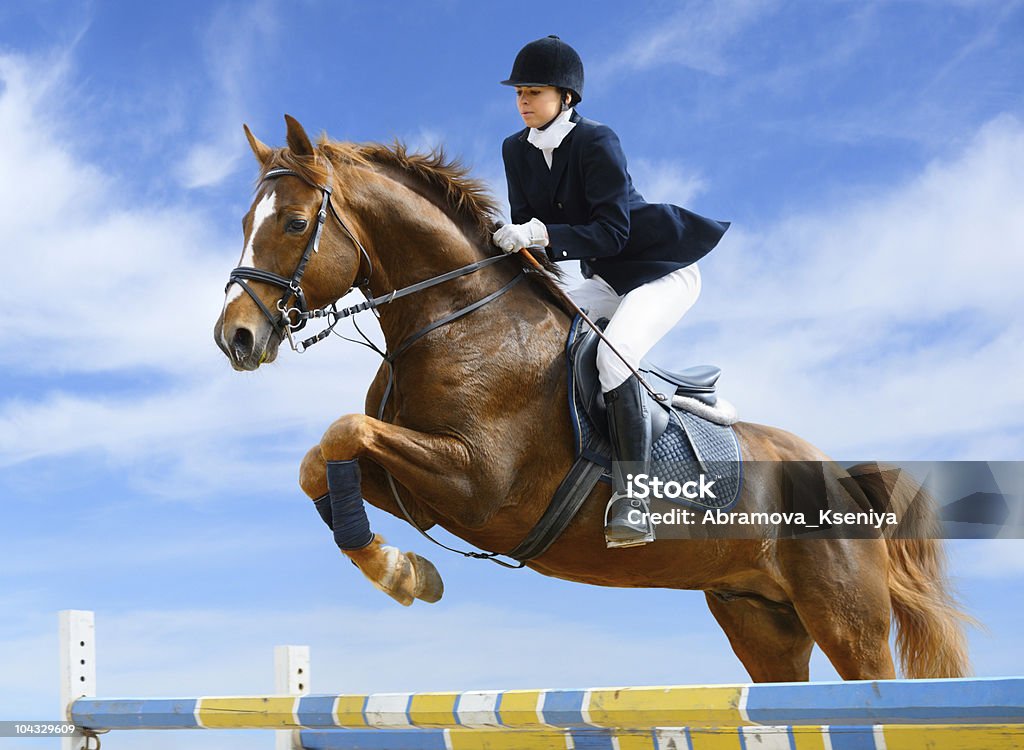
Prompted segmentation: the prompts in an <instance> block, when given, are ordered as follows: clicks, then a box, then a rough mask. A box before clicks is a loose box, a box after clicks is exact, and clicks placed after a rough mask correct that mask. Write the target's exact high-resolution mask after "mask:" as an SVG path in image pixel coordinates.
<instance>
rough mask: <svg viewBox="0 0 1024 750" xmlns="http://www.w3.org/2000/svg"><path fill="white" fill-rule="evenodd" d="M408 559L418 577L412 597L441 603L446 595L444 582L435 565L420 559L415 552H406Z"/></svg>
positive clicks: (422, 558)
mask: <svg viewBox="0 0 1024 750" xmlns="http://www.w3.org/2000/svg"><path fill="white" fill-rule="evenodd" d="M405 555H406V557H408V558H409V562H411V563H412V569H413V573H414V574H415V576H416V587H415V588H414V589H413V592H412V595H413V596H415V597H416V598H417V599H419V600H420V601H424V602H427V603H428V604H433V603H434V602H436V601H440V599H441V597H442V596H443V595H444V581H442V580H441V574H440V573H438V572H437V568H435V567H434V563H432V562H430V560H428V559H427V558H425V557H420V556H419V555H417V554H416V553H415V552H406V553H405Z"/></svg>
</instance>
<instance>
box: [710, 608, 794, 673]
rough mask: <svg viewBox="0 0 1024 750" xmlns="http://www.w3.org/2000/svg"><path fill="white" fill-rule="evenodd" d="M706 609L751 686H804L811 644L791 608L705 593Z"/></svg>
mask: <svg viewBox="0 0 1024 750" xmlns="http://www.w3.org/2000/svg"><path fill="white" fill-rule="evenodd" d="M704 596H705V597H706V598H707V601H708V608H709V609H710V610H711V614H713V615H714V616H715V619H716V620H717V621H718V624H719V625H720V626H721V627H722V630H724V631H725V635H726V636H727V637H728V638H729V644H730V645H731V646H732V650H733V652H734V653H735V654H736V656H738V657H739V660H740V661H741V662H743V666H744V667H746V669H747V672H748V673H749V674H750V678H751V679H752V680H753V681H754V682H805V681H806V680H807V679H808V676H809V672H808V662H809V661H810V658H811V649H812V648H813V647H814V640H813V639H812V638H811V636H810V635H809V634H808V633H807V630H806V628H804V626H803V623H802V622H800V618H799V617H798V616H797V614H796V612H795V611H794V610H793V608H792V607H790V606H787V605H785V604H776V603H774V602H769V601H767V600H765V599H761V598H760V597H748V596H742V597H740V596H734V595H728V594H716V593H715V592H713V591H705V592H704Z"/></svg>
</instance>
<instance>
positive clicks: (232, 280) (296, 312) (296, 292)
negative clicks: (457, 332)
mask: <svg viewBox="0 0 1024 750" xmlns="http://www.w3.org/2000/svg"><path fill="white" fill-rule="evenodd" d="M324 163H325V164H326V165H327V179H326V181H325V182H324V184H320V183H315V182H312V181H310V180H309V179H307V178H306V177H305V176H304V175H302V174H300V173H298V172H296V171H295V170H292V169H286V168H283V167H282V168H276V169H271V170H268V171H267V173H266V174H264V175H263V176H262V177H261V178H260V182H261V183H262V182H265V181H267V180H272V179H276V178H278V177H285V176H289V177H297V178H298V179H300V180H302V181H303V182H305V183H306V184H307V185H310V186H311V187H313V188H315V189H317V190H319V191H320V192H321V198H320V209H319V210H318V211H317V214H316V226H315V228H314V229H313V233H312V234H311V235H310V237H309V241H308V242H307V243H306V249H305V250H304V251H303V253H302V257H301V258H300V259H299V263H298V265H296V266H295V271H293V272H292V275H291V278H285V277H284V276H279V275H278V274H276V273H272V272H270V271H266V270H263V269H262V268H254V267H252V266H237V267H236V268H235V269H234V270H232V271H231V274H230V275H229V276H228V283H227V286H225V287H224V292H225V293H227V290H228V289H230V288H231V285H232V284H238V285H239V286H240V287H241V288H242V290H243V291H244V292H245V293H246V294H248V295H249V297H251V298H252V300H253V302H255V303H256V306H257V307H258V308H259V309H260V312H262V313H263V316H264V317H265V318H266V319H267V321H268V322H269V323H270V325H271V326H272V327H273V329H274V331H275V332H276V333H277V334H278V336H279V337H281V338H282V339H285V338H287V339H288V343H289V345H290V346H291V348H292V350H293V351H296V352H298V353H299V354H301V353H303V352H305V351H306V350H307V349H308V348H309V347H311V346H312V345H313V344H316V343H319V342H320V341H323V340H324V339H325V338H327V337H328V336H329V335H330V334H331V333H332V332H333V331H334V328H335V326H337V325H338V323H340V322H341V321H342V320H344V319H345V318H347V317H350V316H352V315H355V314H356V313H360V312H363V311H365V310H373V311H374V313H375V314H376V309H377V308H378V307H380V306H381V305H386V304H388V303H389V302H394V301H395V300H396V299H401V298H402V297H407V296H409V295H410V294H415V293H416V292H421V291H423V290H425V289H430V288H431V287H434V286H437V285H438V284H443V283H444V282H446V281H451V280H452V279H457V278H460V277H462V276H466V275H468V274H471V273H474V272H476V271H479V270H480V269H481V268H486V267H487V266H491V265H494V264H495V263H498V262H500V261H502V260H504V259H506V258H510V257H512V254H505V253H502V254H501V255H496V256H491V257H488V258H484V259H483V260H478V261H474V262H472V263H468V264H466V265H464V266H460V267H459V268H456V269H454V270H452V271H447V272H445V273H441V274H438V275H437V276H432V277H430V278H429V279H425V280H423V281H419V282H416V283H415V284H410V285H409V286H405V287H402V288H400V289H395V290H392V291H391V292H388V293H387V294H382V295H380V296H377V297H372V296H370V287H369V284H370V278H371V276H372V275H373V263H372V262H371V260H370V255H369V253H367V252H366V248H365V247H363V244H362V243H361V242H360V241H359V239H358V238H357V237H356V236H355V234H354V233H353V232H352V230H351V229H349V227H348V225H347V224H346V223H345V220H344V219H342V217H341V214H339V213H338V211H337V209H336V208H335V207H334V202H333V201H332V200H331V196H332V191H333V189H332V187H331V183H332V182H333V176H334V168H333V166H332V165H331V160H330V159H328V158H327V157H326V156H325V157H324ZM328 215H331V216H334V218H335V219H336V220H337V222H338V224H339V226H341V228H342V230H343V231H344V232H345V234H346V235H348V237H349V239H351V240H352V243H353V244H354V245H355V247H356V248H357V249H358V250H359V255H360V258H359V269H362V267H363V263H364V261H365V263H366V266H367V271H366V274H365V275H364V276H362V278H360V279H359V280H357V281H355V282H354V283H353V284H352V286H351V287H349V289H348V291H347V292H345V294H348V292H350V291H352V289H355V288H358V289H359V290H360V291H361V292H362V293H363V296H364V297H366V301H365V302H360V303H359V304H358V305H353V306H351V307H346V308H342V309H340V310H339V309H338V307H337V302H336V301H335V302H332V303H331V304H329V305H325V306H324V307H321V308H317V309H313V310H310V309H309V305H308V303H307V301H306V295H305V293H304V292H303V290H302V276H303V274H305V272H306V267H307V266H308V265H309V261H310V259H311V258H312V257H313V254H314V253H317V252H319V249H320V238H321V236H322V235H323V230H324V224H326V223H327V217H328ZM524 277H525V269H524V270H521V271H520V272H519V273H517V274H516V275H515V276H514V277H512V279H511V280H510V281H509V282H508V283H506V284H505V285H504V286H502V287H501V288H500V289H498V290H497V291H494V292H491V293H490V294H488V295H486V296H485V297H483V298H481V299H479V300H477V301H476V302H472V303H470V304H469V305H466V306H465V307H462V308H460V309H458V310H456V311H454V312H452V313H449V314H448V315H445V316H443V317H442V318H440V319H438V320H435V321H434V322H432V323H429V324H427V325H426V326H424V327H423V328H421V329H420V330H418V331H416V332H415V333H413V334H411V335H409V336H407V337H406V338H405V339H404V340H403V341H402V342H401V343H400V344H399V345H398V346H397V347H396V348H395V350H394V351H393V352H384V351H381V350H380V349H379V348H378V347H377V346H375V345H374V344H373V343H372V342H369V340H368V339H367V343H366V344H365V346H367V347H369V348H371V349H373V350H374V351H375V352H377V353H378V354H379V355H380V356H381V357H382V358H383V360H384V362H385V363H386V364H387V366H388V382H387V385H386V386H385V388H384V395H383V397H382V398H381V402H380V406H379V407H378V408H377V419H379V420H381V421H383V419H384V409H385V407H386V406H387V402H388V399H389V398H390V396H391V393H392V391H393V390H394V383H395V359H396V358H398V356H399V355H401V354H402V353H403V352H405V351H406V349H408V348H409V347H410V346H412V345H413V344H414V343H416V341H418V340H419V339H420V338H422V337H423V336H425V335H426V334H428V333H430V332H431V331H433V330H435V329H437V328H440V327H441V326H444V325H447V324H448V323H451V322H452V321H454V320H457V319H458V318H461V317H462V316H463V315H467V314H469V313H471V312H473V311H474V310H476V309H478V308H480V307H483V306H484V305H486V304H487V303H489V302H492V301H493V300H495V299H497V298H498V297H500V296H501V295H503V294H504V293H505V292H507V291H508V290H509V289H511V288H512V287H514V286H515V285H516V284H518V283H519V282H520V281H522V280H523V278H524ZM250 281H255V282H261V283H264V284H269V285H271V286H276V287H278V288H280V289H283V290H284V292H283V294H282V296H281V298H280V299H278V300H277V305H276V307H277V314H276V315H275V314H274V313H273V312H272V311H271V310H270V309H269V308H268V307H267V306H266V304H264V303H263V301H262V300H261V299H260V298H259V296H258V295H257V294H256V292H254V291H253V289H252V287H251V286H250V285H249V282H250ZM344 296H345V295H344V294H343V295H342V297H344ZM339 299H340V298H339ZM293 300H294V304H293ZM314 318H323V319H324V320H326V321H327V323H328V325H327V327H326V328H324V329H323V330H322V331H320V332H319V333H317V334H316V335H315V336H310V337H309V338H307V339H303V340H301V341H299V340H296V339H295V337H294V336H293V334H294V333H295V332H297V331H301V330H302V329H303V328H304V327H305V326H306V323H307V322H308V321H309V320H312V319H314ZM293 320H294V322H293ZM356 330H359V328H358V326H357V327H356ZM359 332H360V334H362V331H361V330H360V331H359ZM339 335H340V334H339ZM362 335H363V338H364V339H365V338H366V336H365V334H362ZM342 338H345V337H342ZM346 340H348V341H355V340H354V339H346ZM355 343H363V342H360V341H355ZM384 474H385V476H386V477H387V480H388V486H389V487H390V488H391V494H392V496H393V497H394V499H395V502H396V503H397V504H398V507H399V508H400V509H401V511H402V514H403V515H404V516H405V520H406V521H408V522H409V523H410V524H411V525H412V527H413V528H414V529H416V530H417V531H418V532H420V534H422V535H423V536H424V537H426V538H427V539H429V540H430V541H431V542H433V543H434V544H436V545H438V546H440V547H444V548H445V549H446V550H449V551H450V552H456V553H458V554H460V555H463V556H464V557H472V558H477V559H484V560H490V561H491V562H494V563H497V564H498V565H502V566H504V567H506V568H521V567H523V566H524V564H525V563H523V562H521V561H520V562H518V564H511V563H507V562H505V561H504V560H499V559H497V558H498V557H499V556H502V555H501V553H498V552H476V551H463V550H459V549H455V548H453V547H449V546H448V545H446V544H443V543H441V542H439V541H437V540H436V539H434V538H433V537H432V536H430V534H428V533H427V532H426V531H424V530H423V529H421V528H420V526H419V524H417V523H416V521H415V520H413V517H412V514H411V513H409V511H408V509H407V508H406V507H405V504H404V503H403V502H402V499H401V497H400V496H399V494H398V488H397V487H396V486H395V480H394V478H393V477H392V476H391V472H389V471H387V470H386V469H385V470H384Z"/></svg>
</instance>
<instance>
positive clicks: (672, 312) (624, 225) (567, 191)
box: [494, 35, 729, 547]
mask: <svg viewBox="0 0 1024 750" xmlns="http://www.w3.org/2000/svg"><path fill="white" fill-rule="evenodd" d="M502 83H503V84H504V85H506V86H514V87H515V90H516V104H517V106H518V109H519V114H520V116H521V117H522V118H523V122H524V123H525V124H526V128H524V129H523V130H520V131H519V132H517V133H514V134H512V135H510V136H509V137H508V138H506V139H505V141H504V143H503V144H502V149H501V153H502V157H503V159H504V162H505V176H506V179H507V180H508V200H509V206H510V208H511V214H512V223H511V224H506V225H505V226H503V227H501V228H500V229H498V231H496V232H495V233H494V244H495V245H497V246H498V247H499V248H501V249H502V250H503V251H505V252H508V253H512V252H517V251H519V250H521V249H523V248H525V247H530V246H541V247H544V248H546V249H547V255H548V257H549V258H550V259H551V260H553V261H565V260H578V261H581V268H582V271H583V276H584V277H585V279H584V281H583V283H582V284H581V285H580V286H578V287H577V288H576V289H574V290H572V291H571V292H570V293H569V294H570V296H571V297H572V298H573V300H574V301H575V302H576V303H577V304H578V305H580V307H583V308H586V309H587V310H588V312H589V313H590V316H591V317H592V318H593V319H595V320H596V319H598V318H608V319H609V323H608V326H607V328H606V329H605V331H604V333H605V336H606V337H607V338H608V340H609V342H611V344H612V345H613V346H614V347H615V349H617V350H618V351H619V352H620V353H621V354H622V355H623V356H624V358H625V360H626V361H627V362H628V363H629V365H630V366H632V367H633V368H636V367H638V366H639V364H640V360H641V359H642V358H643V357H644V356H645V355H646V354H647V352H648V351H650V349H651V348H652V347H653V346H654V345H655V344H656V343H658V341H659V340H660V339H661V338H662V337H663V336H664V335H665V334H666V333H668V332H669V331H670V330H671V329H672V327H673V326H674V325H675V324H676V323H677V322H679V320H680V318H682V317H683V315H684V314H685V313H686V311H687V310H689V309H690V307H692V306H693V303H694V302H696V301H697V297H698V296H699V295H700V288H701V280H700V271H699V270H698V268H697V263H696V261H697V260H698V259H700V258H702V257H703V256H704V255H705V254H707V253H708V252H709V251H710V250H711V249H712V248H714V247H715V245H716V244H718V241H719V239H721V237H722V235H723V234H724V233H725V230H726V229H727V228H728V227H729V223H728V222H718V221H713V220H711V219H706V218H704V217H702V216H698V215H697V214H694V213H692V212H690V211H687V210H686V209H684V208H680V207H678V206H673V205H669V204H651V203H646V202H645V201H644V199H643V198H642V197H641V196H640V194H639V193H638V192H637V191H636V190H635V189H634V188H633V184H632V180H631V179H630V176H629V173H628V172H627V171H626V157H625V156H624V155H623V153H622V148H621V147H620V146H619V139H618V137H617V136H616V135H615V133H614V132H613V131H612V129H611V128H609V127H608V126H607V125H602V124H601V123H598V122H594V121H593V120H588V119H586V118H585V117H581V116H580V115H579V113H578V112H576V109H575V108H576V105H578V104H579V103H580V101H582V99H583V63H582V61H581V60H580V57H579V55H578V54H577V53H576V51H575V50H574V49H573V48H572V47H570V46H569V45H568V44H566V43H565V42H563V41H562V40H560V39H559V38H558V37H557V36H553V35H552V36H548V37H544V38H543V39H537V40H536V41H533V42H530V43H529V44H527V45H526V46H525V47H523V48H522V50H520V52H519V54H518V55H517V56H516V59H515V62H514V63H513V65H512V74H511V75H510V76H509V78H508V80H507V81H502ZM597 369H598V374H599V377H600V382H601V390H602V392H603V393H604V400H605V404H606V405H607V412H608V428H609V434H610V436H611V442H612V448H613V450H614V452H615V456H614V457H615V459H616V462H617V463H616V464H613V467H614V470H613V472H612V477H613V489H614V492H613V495H612V498H611V500H610V501H609V504H608V508H607V510H606V514H605V519H606V521H605V524H606V525H605V538H606V541H607V544H608V546H609V547H630V546H635V545H638V544H644V543H646V542H649V541H651V540H652V539H653V538H654V534H653V528H652V527H651V525H650V522H649V520H648V516H647V515H646V514H644V515H642V517H641V518H642V520H641V521H640V522H636V523H634V522H632V521H631V519H630V518H629V515H630V514H629V510H630V509H631V507H632V506H631V504H630V501H629V499H628V498H626V497H625V490H626V481H625V476H624V474H625V473H626V470H627V469H629V470H630V471H632V472H634V473H639V472H646V471H647V470H648V466H649V464H650V456H651V422H650V418H649V414H648V412H647V404H646V400H645V397H644V394H643V391H642V390H641V386H640V383H639V381H638V380H637V379H636V377H635V376H634V375H632V373H631V372H630V369H629V367H627V366H626V364H625V363H624V362H623V361H622V359H620V358H619V357H618V356H617V355H616V354H615V353H613V352H612V351H611V349H610V348H609V347H608V346H607V345H605V344H604V343H601V344H600V345H599V347H598V350H597ZM623 462H627V463H628V466H625V467H624V466H623V465H622V464H623ZM634 502H635V501H634ZM632 515H633V516H634V519H633V520H634V521H635V518H636V516H637V515H639V514H632Z"/></svg>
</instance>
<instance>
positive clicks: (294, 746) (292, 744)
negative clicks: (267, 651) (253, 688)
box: [274, 646, 309, 750]
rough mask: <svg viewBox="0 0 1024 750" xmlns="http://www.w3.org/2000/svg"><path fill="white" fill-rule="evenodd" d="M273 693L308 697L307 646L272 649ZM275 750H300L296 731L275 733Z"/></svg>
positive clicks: (299, 741)
mask: <svg viewBox="0 0 1024 750" xmlns="http://www.w3.org/2000/svg"><path fill="white" fill-rule="evenodd" d="M274 692H275V693H277V694H278V695H309V646H275V647H274ZM276 735H277V739H276V740H275V745H274V748H275V750H302V742H301V740H300V739H299V730H298V729H281V730H278V731H277V732H276Z"/></svg>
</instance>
